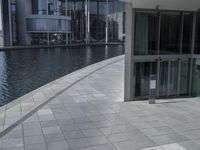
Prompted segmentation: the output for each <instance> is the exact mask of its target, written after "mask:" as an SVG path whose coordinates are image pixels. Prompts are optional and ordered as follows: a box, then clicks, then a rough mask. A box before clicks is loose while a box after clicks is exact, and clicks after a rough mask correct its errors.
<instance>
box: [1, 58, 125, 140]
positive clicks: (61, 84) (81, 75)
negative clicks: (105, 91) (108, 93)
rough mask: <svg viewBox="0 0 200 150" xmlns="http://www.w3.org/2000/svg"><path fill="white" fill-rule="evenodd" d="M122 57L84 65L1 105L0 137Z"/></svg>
mask: <svg viewBox="0 0 200 150" xmlns="http://www.w3.org/2000/svg"><path fill="white" fill-rule="evenodd" d="M123 59H124V55H121V56H117V57H113V58H110V59H107V60H104V61H101V62H98V63H95V64H92V65H90V66H87V67H84V68H82V69H79V70H77V71H75V72H72V73H70V74H68V75H66V76H63V77H61V78H59V79H56V80H54V81H52V82H50V83H48V84H46V85H44V86H42V87H40V88H38V89H36V90H34V91H32V92H30V93H28V94H26V95H24V96H22V97H20V98H18V99H16V100H14V101H12V102H10V103H8V104H6V105H4V106H2V107H1V108H0V123H1V125H0V127H1V128H0V138H1V137H2V136H4V135H5V134H7V133H8V132H9V131H10V130H12V129H13V128H15V127H16V126H17V125H19V124H20V123H21V122H23V121H24V120H26V119H27V118H29V117H30V116H31V115H32V114H33V113H35V112H36V111H37V110H39V109H40V108H42V107H44V106H45V105H46V104H47V103H49V102H50V101H52V100H53V99H55V98H56V97H57V96H58V95H60V94H62V93H63V92H64V91H66V90H68V89H69V88H71V87H72V86H73V85H75V84H76V83H78V82H79V81H81V80H83V79H85V78H87V77H88V76H90V75H91V74H93V73H95V72H97V71H98V70H101V69H103V68H104V67H106V66H109V65H111V64H113V63H116V62H118V61H120V60H123ZM47 95H48V96H47Z"/></svg>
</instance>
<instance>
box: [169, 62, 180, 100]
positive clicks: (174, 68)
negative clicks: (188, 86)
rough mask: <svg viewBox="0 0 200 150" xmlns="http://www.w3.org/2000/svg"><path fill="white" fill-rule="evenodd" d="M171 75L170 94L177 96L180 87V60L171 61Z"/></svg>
mask: <svg viewBox="0 0 200 150" xmlns="http://www.w3.org/2000/svg"><path fill="white" fill-rule="evenodd" d="M169 75H170V79H169V96H176V95H177V87H178V60H171V61H170V72H169Z"/></svg>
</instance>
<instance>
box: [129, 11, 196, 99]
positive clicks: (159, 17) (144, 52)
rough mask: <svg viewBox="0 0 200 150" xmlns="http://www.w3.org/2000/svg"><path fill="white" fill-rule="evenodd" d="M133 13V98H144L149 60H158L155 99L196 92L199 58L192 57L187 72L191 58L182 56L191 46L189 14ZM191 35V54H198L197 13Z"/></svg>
mask: <svg viewBox="0 0 200 150" xmlns="http://www.w3.org/2000/svg"><path fill="white" fill-rule="evenodd" d="M134 16H135V26H134V27H135V29H134V32H135V33H134V34H135V35H134V56H133V59H134V58H135V61H136V62H135V64H134V67H135V68H134V75H135V81H134V83H135V98H136V99H138V98H139V97H143V96H146V97H147V98H148V95H149V93H148V91H149V80H150V79H149V75H150V72H149V70H150V69H149V66H150V65H151V62H152V61H154V62H158V63H156V64H157V65H156V67H155V68H156V69H155V70H157V71H156V74H157V81H158V83H157V98H166V97H178V96H191V95H200V90H199V89H200V61H199V59H195V60H194V62H193V65H194V67H193V72H192V73H191V69H192V68H191V67H192V64H191V61H192V60H193V58H192V55H186V54H191V52H192V51H191V50H192V47H193V46H192V43H193V42H192V36H193V35H192V33H193V17H194V15H193V13H192V12H181V11H180V12H178V11H177V12H173V11H172V12H170V11H164V10H163V11H162V10H161V11H154V10H152V11H151V10H141V9H136V10H135V12H134ZM195 34H196V38H195V39H196V40H195V53H196V54H199V53H200V46H199V45H200V44H199V43H200V38H199V37H200V15H199V14H198V15H197V23H196V32H195ZM170 55H171V56H172V57H170ZM137 60H138V61H139V62H137ZM150 61H151V62H150ZM191 75H192V76H191ZM191 80H193V81H191ZM190 82H193V83H190ZM191 85H192V87H191ZM191 89H192V91H191ZM191 92H192V93H191Z"/></svg>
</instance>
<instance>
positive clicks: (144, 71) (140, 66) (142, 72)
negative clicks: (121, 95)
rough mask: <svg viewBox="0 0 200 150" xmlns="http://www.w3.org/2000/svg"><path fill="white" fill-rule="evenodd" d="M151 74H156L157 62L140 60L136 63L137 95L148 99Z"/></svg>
mask: <svg viewBox="0 0 200 150" xmlns="http://www.w3.org/2000/svg"><path fill="white" fill-rule="evenodd" d="M151 74H156V62H138V63H136V64H135V75H136V77H135V78H136V80H135V97H139V98H140V99H148V97H149V86H150V85H149V84H150V75H151Z"/></svg>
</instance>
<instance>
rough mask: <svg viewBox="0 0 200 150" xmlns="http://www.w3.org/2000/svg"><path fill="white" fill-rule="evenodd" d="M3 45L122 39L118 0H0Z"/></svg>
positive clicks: (122, 13)
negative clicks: (0, 3)
mask: <svg viewBox="0 0 200 150" xmlns="http://www.w3.org/2000/svg"><path fill="white" fill-rule="evenodd" d="M1 2H2V7H1V11H2V28H3V30H2V36H3V38H2V39H3V40H2V41H3V43H4V46H15V45H19V46H24V45H65V44H71V43H86V44H90V43H97V42H98V43H109V42H123V41H124V35H125V28H124V22H125V12H124V11H125V8H124V6H125V5H124V3H123V2H120V1H119V0H6V1H4V0H1Z"/></svg>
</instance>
